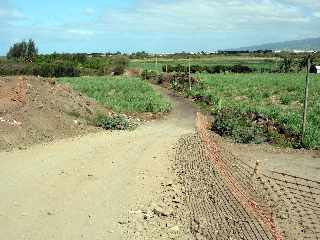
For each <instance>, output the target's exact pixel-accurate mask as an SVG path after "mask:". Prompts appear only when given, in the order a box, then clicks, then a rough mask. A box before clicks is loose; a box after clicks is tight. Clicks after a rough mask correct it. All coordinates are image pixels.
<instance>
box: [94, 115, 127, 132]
mask: <svg viewBox="0 0 320 240" xmlns="http://www.w3.org/2000/svg"><path fill="white" fill-rule="evenodd" d="M95 124H96V126H97V127H101V128H103V129H105V130H126V129H128V128H129V127H130V124H129V121H128V119H127V118H126V117H125V116H122V115H114V116H106V115H103V114H101V113H99V114H97V117H96V119H95Z"/></svg>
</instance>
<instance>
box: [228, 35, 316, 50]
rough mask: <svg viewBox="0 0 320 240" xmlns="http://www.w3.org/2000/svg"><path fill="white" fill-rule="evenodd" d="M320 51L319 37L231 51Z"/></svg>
mask: <svg viewBox="0 0 320 240" xmlns="http://www.w3.org/2000/svg"><path fill="white" fill-rule="evenodd" d="M265 49H268V50H288V51H290V50H318V51H319V50H320V37H319V38H307V39H303V40H294V41H286V42H276V43H267V44H262V45H255V46H250V47H241V48H237V49H233V50H237V51H255V50H265Z"/></svg>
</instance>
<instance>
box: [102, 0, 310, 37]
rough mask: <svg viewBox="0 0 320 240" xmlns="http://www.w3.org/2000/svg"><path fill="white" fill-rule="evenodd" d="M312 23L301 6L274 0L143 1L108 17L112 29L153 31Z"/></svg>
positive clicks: (200, 30)
mask: <svg viewBox="0 0 320 240" xmlns="http://www.w3.org/2000/svg"><path fill="white" fill-rule="evenodd" d="M309 20H310V19H309V16H306V15H305V14H304V13H303V11H302V10H301V9H300V8H298V7H297V6H295V5H293V4H291V5H288V4H284V3H280V2H278V1H271V0H262V1H257V0H249V1H248V0H233V1H231V2H226V1H224V0H214V1H213V0H177V1H175V2H163V1H144V0H140V1H138V3H137V5H136V8H135V9H130V10H121V9H109V10H107V11H106V14H105V24H106V26H107V28H108V29H111V30H122V31H126V30H127V31H134V30H141V31H151V32H157V31H165V32H185V31H190V32H219V31H239V30H248V29H252V28H257V26H260V27H265V26H272V25H277V24H282V25H286V24H294V23H306V22H308V21H309Z"/></svg>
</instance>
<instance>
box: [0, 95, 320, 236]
mask: <svg viewBox="0 0 320 240" xmlns="http://www.w3.org/2000/svg"><path fill="white" fill-rule="evenodd" d="M158 91H162V92H164V94H166V95H169V92H168V91H166V90H163V89H158ZM170 98H171V100H172V102H173V103H175V106H174V109H173V111H172V112H171V113H170V114H169V115H168V116H167V117H165V119H163V120H160V121H154V122H151V123H148V124H145V125H143V126H140V127H139V128H138V129H136V130H135V131H123V132H121V131H114V132H99V133H95V134H90V135H87V136H84V137H78V138H73V139H65V140H61V141H56V142H53V143H50V144H46V145H35V146H33V147H30V148H29V149H27V150H24V151H12V152H0V179H1V181H0V196H1V201H0V239H6V240H17V239H19V240H20V239H26V240H29V239H30V240H43V239H54V240H55V239H57V240H58V239H59V240H64V239H65V240H73V239H74V240H78V239H88V240H95V239H97V240H100V239H101V240H105V239H111V240H112V239H130V240H131V239H157V240H160V239H181V240H182V239H188V240H189V239H192V236H191V237H190V235H188V234H189V233H188V231H183V226H181V225H183V222H185V223H187V224H188V223H189V221H190V219H189V218H188V216H187V217H186V218H185V220H180V221H181V222H182V223H181V225H176V222H174V221H175V219H174V221H173V222H170V219H169V218H166V219H164V221H163V223H161V222H157V220H156V219H154V218H152V217H151V220H150V212H148V211H149V210H150V208H149V206H150V204H154V203H156V204H159V203H161V202H162V201H164V202H165V199H164V198H163V196H162V194H163V186H170V187H171V188H172V189H167V190H166V192H167V193H169V195H170V198H171V197H175V193H174V190H175V189H174V188H175V186H174V185H175V184H176V183H177V184H179V180H177V179H175V178H176V177H177V176H176V175H175V174H172V172H170V169H171V168H172V166H173V165H174V164H173V161H174V159H175V153H176V150H177V149H179V148H181V141H180V145H179V148H176V147H177V146H176V144H177V143H178V140H179V139H180V138H181V136H184V135H190V134H191V135H192V133H194V131H195V129H194V128H195V112H196V108H195V107H194V106H192V105H191V104H190V103H188V102H187V101H185V100H183V99H179V97H172V96H171V97H170ZM189 138H190V137H189ZM188 144H189V145H188ZM182 146H183V149H184V150H185V151H184V152H185V153H186V154H185V155H183V154H181V157H182V160H183V161H180V162H178V164H180V165H183V164H185V166H186V167H188V166H189V168H187V170H188V169H189V170H190V169H191V170H192V171H191V172H190V171H189V175H188V174H186V173H188V172H187V171H186V170H185V169H184V170H183V172H181V171H180V170H181V169H180V170H179V169H178V171H180V174H182V175H183V176H182V179H183V178H184V179H185V182H187V184H186V186H187V190H188V189H189V196H193V197H189V202H188V203H187V204H183V203H182V201H180V200H179V199H178V200H177V199H174V201H173V202H175V203H177V204H179V203H180V206H175V207H176V210H177V211H179V212H181V213H183V212H185V213H186V214H188V211H189V212H190V209H189V210H188V209H186V211H184V208H187V207H189V208H190V206H191V208H192V206H200V205H201V204H203V199H206V201H204V202H205V203H207V204H208V205H207V206H208V208H205V207H204V208H202V210H201V211H199V212H200V213H201V212H203V209H211V208H213V207H217V209H218V210H219V204H218V205H217V204H216V205H215V204H212V203H211V202H210V201H207V200H208V199H212V196H209V195H210V194H211V192H210V191H208V190H207V189H209V188H212V186H214V183H215V182H217V183H219V184H220V181H219V179H218V178H217V176H215V175H214V169H213V165H211V164H212V162H211V161H209V160H208V161H202V160H201V159H199V158H198V157H199V155H197V151H196V149H195V148H193V147H192V146H193V145H192V143H188V141H187V142H186V143H185V144H182ZM225 147H226V148H227V149H228V150H230V151H231V152H234V153H236V148H235V146H234V145H228V144H227V145H226V146H225ZM175 148H176V149H175ZM241 152H244V151H241ZM239 154H240V153H239ZM250 154H251V155H254V156H255V155H256V153H255V152H254V151H252V152H250ZM250 154H249V153H247V155H244V156H241V157H242V158H243V159H247V158H248V156H250ZM266 154H267V153H265V152H263V156H261V158H263V159H264V158H266ZM177 155H178V156H179V154H177ZM237 155H238V154H237ZM240 155H241V154H240ZM183 156H185V158H183ZM192 156H194V157H195V158H194V160H195V161H194V162H192V159H193V158H192ZM258 156H260V155H258ZM287 157H288V158H290V159H291V158H295V157H296V153H294V152H293V153H292V154H289V153H288V154H287V155H286V158H287ZM307 157H308V159H310V161H311V160H313V159H314V157H313V155H310V156H309V155H307ZM281 160H283V159H282V155H279V156H278V158H276V157H273V158H272V161H281ZM269 161H271V160H269ZM297 164H298V167H299V168H300V169H304V171H302V173H303V172H306V173H307V172H308V173H309V172H312V173H313V172H314V171H316V170H314V168H313V167H312V166H313V165H307V164H306V162H305V161H299V162H297ZM253 165H254V162H253ZM289 165H290V166H291V165H292V164H291V163H290V164H283V166H280V165H279V166H280V167H279V169H278V168H277V170H278V171H282V172H284V171H286V172H288V173H292V174H295V171H294V170H295V169H296V166H295V165H294V166H293V167H290V168H289ZM317 166H319V165H317ZM178 168H179V166H178ZM292 169H293V170H292ZM317 171H318V170H317ZM314 173H315V172H314ZM302 177H307V178H308V176H304V175H303V176H302ZM202 178H203V179H204V180H203V179H202ZM190 181H191V182H192V181H194V183H195V185H192V184H191V183H190ZM201 181H202V182H201ZM173 182H174V183H173ZM199 183H201V184H200V185H199ZM208 184H209V185H210V184H211V185H210V186H209V185H208ZM219 184H217V185H219ZM172 186H174V187H172ZM193 186H195V187H193ZM219 187H221V186H220V185H219ZM204 189H206V190H205V191H204ZM222 189H224V192H226V195H225V196H226V199H222V200H221V201H220V202H221V204H222V205H221V206H222V208H223V209H224V207H223V206H224V203H225V202H227V201H229V200H230V197H229V195H230V193H229V192H227V190H226V189H227V188H222ZM198 191H199V192H198ZM219 191H220V190H219ZM192 194H193V195H192ZM201 194H202V195H201ZM204 195H205V196H204ZM206 195H208V196H206ZM159 199H160V200H159ZM168 199H169V198H168ZM190 199H191V200H190ZM192 199H193V200H192ZM190 201H191V202H190ZM170 202H172V198H171V200H170ZM198 202H199V204H198ZM183 205H184V206H183ZM229 205H230V206H231V208H232V206H233V205H232V204H229ZM229 205H228V206H229ZM203 206H205V205H203ZM148 208H149V210H145V209H148ZM234 209H238V207H234ZM144 211H145V213H144ZM223 211H225V210H223ZM243 211H244V210H243ZM191 212H192V211H191ZM194 212H195V211H194ZM207 212H208V214H207V215H206V216H213V215H212V213H213V212H214V211H213V210H212V209H211V210H208V211H207ZM132 213H133V214H137V216H138V215H139V214H140V215H139V216H138V217H137V216H133V217H132V216H131V217H130V216H129V217H128V215H130V214H132ZM142 213H143V214H142ZM141 214H142V215H141ZM158 214H159V213H158ZM161 214H162V213H160V215H161ZM223 214H227V215H228V214H230V213H229V212H228V211H227V210H226V212H223ZM199 216H200V215H199ZM199 216H198V217H199ZM217 216H218V215H217ZM219 216H220V215H219ZM223 216H224V215H223ZM246 216H247V217H248V219H249V215H246ZM200 217H201V216H200ZM159 219H160V220H161V217H160V218H159ZM177 219H181V217H180V216H178V217H177ZM182 219H184V218H182ZM128 220H129V221H130V222H128ZM171 220H172V219H171ZM138 221H142V222H143V223H142V224H140V223H139V224H136V222H138ZM223 221H225V219H224V220H223V219H222V220H215V222H214V223H215V224H216V222H219V224H220V223H221V222H223ZM225 223H226V226H229V222H225ZM161 224H163V225H161ZM171 224H173V225H171ZM197 224H198V225H199V223H198V222H197ZM198 225H197V226H198ZM162 226H164V227H162ZM199 226H202V225H199ZM199 226H198V227H197V229H198V230H199ZM205 226H206V225H205V224H204V227H203V226H202V227H203V228H204V230H203V232H206V229H207V230H208V229H209V230H210V229H211V230H212V229H213V228H212V227H210V226H209V227H205ZM163 228H165V229H168V231H169V233H170V234H177V232H179V231H181V232H182V233H181V235H180V236H179V237H174V238H168V237H167V236H165V235H164V234H163ZM128 229H129V230H128ZM230 229H232V228H230ZM230 229H228V231H229V230H230ZM193 230H194V229H193ZM137 231H139V232H137ZM228 231H227V232H228ZM185 232H186V234H187V235H184V233H185ZM193 233H194V234H195V235H197V234H199V232H193ZM175 236H176V235H175ZM248 239H255V238H248Z"/></svg>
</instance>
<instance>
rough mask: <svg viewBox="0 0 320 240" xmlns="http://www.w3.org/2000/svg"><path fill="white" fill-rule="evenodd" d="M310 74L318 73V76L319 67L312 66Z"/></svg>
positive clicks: (319, 72)
mask: <svg viewBox="0 0 320 240" xmlns="http://www.w3.org/2000/svg"><path fill="white" fill-rule="evenodd" d="M310 73H318V74H320V66H316V65H312V66H311V68H310Z"/></svg>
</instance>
